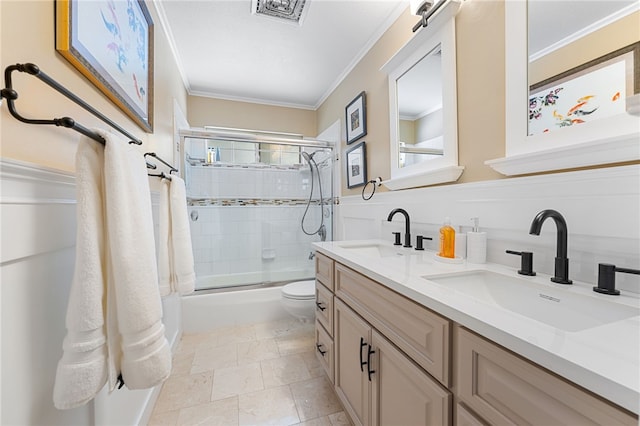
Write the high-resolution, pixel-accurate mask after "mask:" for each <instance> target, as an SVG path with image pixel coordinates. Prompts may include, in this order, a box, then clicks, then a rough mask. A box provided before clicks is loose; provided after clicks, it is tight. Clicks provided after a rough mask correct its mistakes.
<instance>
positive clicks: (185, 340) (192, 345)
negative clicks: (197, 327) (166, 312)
mask: <svg viewBox="0 0 640 426" xmlns="http://www.w3.org/2000/svg"><path fill="white" fill-rule="evenodd" d="M209 340H211V334H210V333H198V334H183V335H182V338H181V339H180V344H179V345H178V350H177V351H176V355H188V354H193V353H195V352H196V349H198V347H199V346H200V345H201V344H203V343H205V342H207V341H209Z"/></svg>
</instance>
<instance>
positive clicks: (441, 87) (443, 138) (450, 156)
mask: <svg viewBox="0 0 640 426" xmlns="http://www.w3.org/2000/svg"><path fill="white" fill-rule="evenodd" d="M460 5H461V2H460V1H458V0H450V1H449V2H447V3H446V4H445V5H444V6H442V7H441V9H440V10H439V11H438V12H436V13H435V14H434V15H432V17H431V19H430V21H429V24H428V26H427V27H426V28H423V29H420V30H419V31H418V32H417V33H416V34H415V35H414V36H413V38H412V39H411V40H409V41H408V42H407V43H406V44H405V45H404V46H403V47H402V48H401V49H400V50H399V51H398V52H397V53H396V54H395V55H394V56H393V57H392V58H391V59H390V60H389V61H388V62H387V63H386V64H385V65H383V66H382V68H381V70H382V71H383V72H385V73H387V74H388V75H389V120H390V121H389V127H390V154H391V157H390V158H391V164H390V166H391V179H389V180H387V181H384V182H383V185H385V186H386V187H387V188H389V189H391V190H396V189H406V188H414V187H419V186H426V185H433V184H436V183H442V182H453V181H456V180H457V179H458V178H459V177H460V175H461V174H462V171H463V170H464V167H461V166H459V165H458V137H457V134H458V121H457V95H456V78H455V76H456V50H455V49H456V47H455V15H456V13H457V11H458V9H459V8H460Z"/></svg>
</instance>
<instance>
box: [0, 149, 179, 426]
mask: <svg viewBox="0 0 640 426" xmlns="http://www.w3.org/2000/svg"><path fill="white" fill-rule="evenodd" d="M0 184H1V192H0V226H1V231H2V234H1V235H2V243H1V244H2V245H1V251H0V274H1V275H0V277H1V285H0V302H1V305H0V318H1V319H0V325H1V330H2V333H1V339H0V341H1V348H0V349H1V356H2V361H1V366H2V367H1V368H2V369H1V371H0V374H1V377H2V387H1V389H2V394H1V396H0V398H1V404H0V407H1V417H0V419H1V420H0V423H1V424H7V425H36V424H38V425H44V424H46V425H102V424H103V425H107V424H108V425H115V424H118V425H137V424H145V423H146V419H147V418H148V416H149V415H150V410H151V408H152V407H153V402H154V400H155V398H156V397H157V393H158V391H159V387H158V388H156V389H153V390H152V389H149V390H144V391H129V390H126V389H124V388H123V389H122V390H118V391H116V392H114V393H113V394H112V395H107V393H106V391H105V390H103V393H101V394H100V395H99V396H98V398H96V400H95V401H92V402H90V403H88V404H86V405H84V406H82V407H79V408H75V409H72V410H63V411H60V410H57V409H56V408H55V407H54V406H53V384H54V380H55V372H56V367H57V363H58V360H59V359H60V357H61V355H62V341H63V338H64V336H65V334H66V329H65V315H66V309H67V300H68V295H69V290H70V286H71V280H72V277H73V267H74V262H75V235H76V198H75V197H76V194H75V177H74V175H73V174H70V173H64V172H60V171H56V170H52V169H47V168H43V167H40V166H34V165H31V164H27V163H22V162H16V161H10V160H0ZM153 199H154V201H155V202H154V203H153V205H154V215H155V217H154V219H157V210H158V209H157V197H153ZM154 221H155V222H156V223H157V220H154ZM163 308H164V322H165V326H166V328H167V337H168V339H169V342H170V343H171V344H172V345H174V347H175V345H176V344H177V342H178V339H179V335H180V332H181V324H180V299H179V297H177V296H172V297H168V298H165V299H163Z"/></svg>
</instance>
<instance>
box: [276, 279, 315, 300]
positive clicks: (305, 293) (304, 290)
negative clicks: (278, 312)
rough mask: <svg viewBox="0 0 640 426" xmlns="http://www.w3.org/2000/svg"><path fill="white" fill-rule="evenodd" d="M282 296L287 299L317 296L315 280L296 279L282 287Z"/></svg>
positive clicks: (305, 298)
mask: <svg viewBox="0 0 640 426" xmlns="http://www.w3.org/2000/svg"><path fill="white" fill-rule="evenodd" d="M282 296H283V297H285V298H287V299H294V300H309V299H314V298H315V297H316V282H315V280H307V281H296V282H293V283H289V284H287V285H285V286H284V287H282Z"/></svg>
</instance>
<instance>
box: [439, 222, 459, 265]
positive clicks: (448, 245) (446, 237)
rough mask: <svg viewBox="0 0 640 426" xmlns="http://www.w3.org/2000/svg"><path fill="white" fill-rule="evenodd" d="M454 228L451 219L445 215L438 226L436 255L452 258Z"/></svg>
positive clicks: (453, 252) (453, 254)
mask: <svg viewBox="0 0 640 426" xmlns="http://www.w3.org/2000/svg"><path fill="white" fill-rule="evenodd" d="M455 253H456V230H455V229H453V228H452V227H451V219H449V218H448V217H446V218H445V219H444V225H442V227H441V228H440V252H438V256H440V257H448V258H450V259H453V258H454V257H456V255H455Z"/></svg>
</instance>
